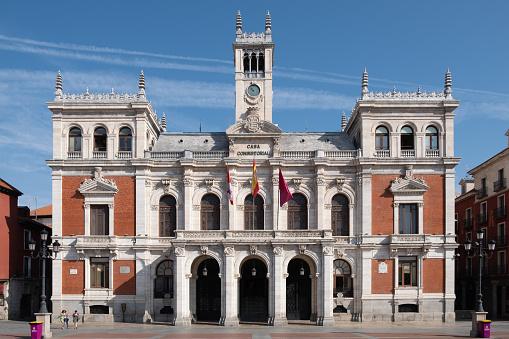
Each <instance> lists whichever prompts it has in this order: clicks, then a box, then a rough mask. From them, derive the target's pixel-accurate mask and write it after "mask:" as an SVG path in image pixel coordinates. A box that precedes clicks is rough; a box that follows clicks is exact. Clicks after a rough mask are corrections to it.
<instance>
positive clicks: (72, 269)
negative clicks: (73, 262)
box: [69, 268, 78, 274]
mask: <svg viewBox="0 0 509 339" xmlns="http://www.w3.org/2000/svg"><path fill="white" fill-rule="evenodd" d="M69 274H78V270H77V269H75V268H71V269H70V270H69Z"/></svg>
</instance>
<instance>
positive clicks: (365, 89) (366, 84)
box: [361, 68, 369, 99]
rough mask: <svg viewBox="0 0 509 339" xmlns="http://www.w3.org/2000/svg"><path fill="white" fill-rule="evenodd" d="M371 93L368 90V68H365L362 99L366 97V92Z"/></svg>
mask: <svg viewBox="0 0 509 339" xmlns="http://www.w3.org/2000/svg"><path fill="white" fill-rule="evenodd" d="M368 93H369V90H368V72H366V68H364V73H362V92H361V99H362V98H364V96H365V95H366V94H368Z"/></svg>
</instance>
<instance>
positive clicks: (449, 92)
mask: <svg viewBox="0 0 509 339" xmlns="http://www.w3.org/2000/svg"><path fill="white" fill-rule="evenodd" d="M451 86H452V81H451V72H449V67H447V72H446V73H445V86H444V88H445V90H444V94H445V98H446V99H452V89H451Z"/></svg>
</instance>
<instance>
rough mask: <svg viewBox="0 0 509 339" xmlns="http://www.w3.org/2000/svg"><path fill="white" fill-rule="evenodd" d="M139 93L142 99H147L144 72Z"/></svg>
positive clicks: (141, 75)
mask: <svg viewBox="0 0 509 339" xmlns="http://www.w3.org/2000/svg"><path fill="white" fill-rule="evenodd" d="M138 87H139V92H138V95H139V97H140V99H145V75H143V70H141V73H140V80H139V82H138Z"/></svg>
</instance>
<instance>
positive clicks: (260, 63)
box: [258, 53, 265, 73]
mask: <svg viewBox="0 0 509 339" xmlns="http://www.w3.org/2000/svg"><path fill="white" fill-rule="evenodd" d="M258 72H259V73H263V72H265V56H264V55H263V53H260V54H258Z"/></svg>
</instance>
